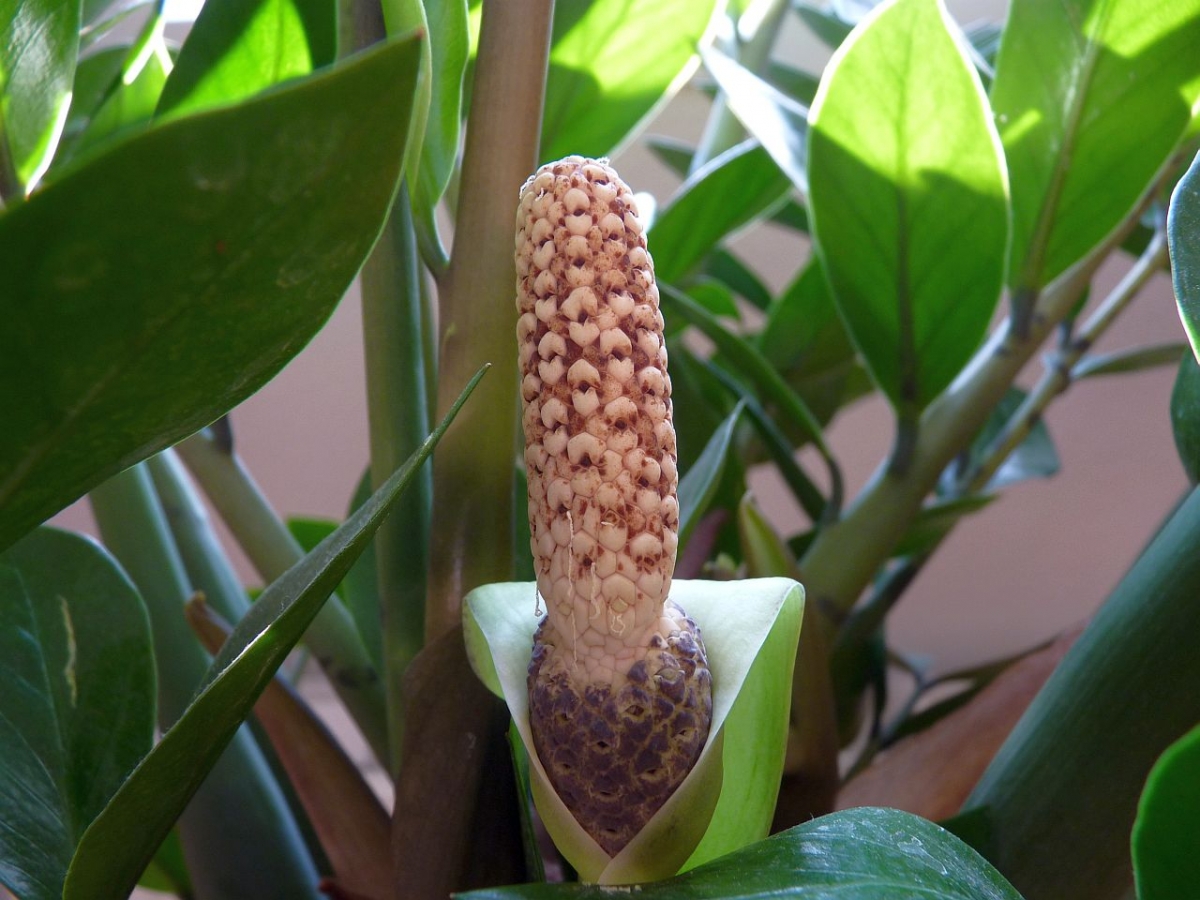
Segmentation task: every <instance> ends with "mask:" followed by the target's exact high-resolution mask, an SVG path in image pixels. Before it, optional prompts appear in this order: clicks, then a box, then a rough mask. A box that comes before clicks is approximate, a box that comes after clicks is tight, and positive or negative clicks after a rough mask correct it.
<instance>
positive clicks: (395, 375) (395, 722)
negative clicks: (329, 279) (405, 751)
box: [361, 185, 433, 772]
mask: <svg viewBox="0 0 1200 900" xmlns="http://www.w3.org/2000/svg"><path fill="white" fill-rule="evenodd" d="M420 280H421V271H420V263H419V261H418V259H417V246H416V238H415V234H414V230H413V221H412V213H411V211H410V208H409V204H408V190H407V188H406V187H405V186H404V185H402V186H401V189H400V196H399V197H398V198H397V199H396V203H395V205H394V206H393V207H392V214H391V216H390V217H389V218H388V221H387V224H386V225H385V226H384V229H383V233H382V234H381V235H380V238H379V242H378V243H377V244H376V245H375V249H374V251H373V252H372V253H371V256H370V258H369V259H368V260H367V263H366V265H365V266H364V267H363V270H362V274H361V283H362V307H363V348H364V353H365V356H366V370H367V413H368V419H369V422H370V435H371V483H372V485H373V486H374V487H375V488H376V489H378V488H379V486H380V485H382V484H383V482H385V481H386V480H387V478H388V476H389V475H391V474H392V472H394V471H395V470H396V469H397V467H399V466H400V465H402V464H403V463H404V461H405V460H406V459H408V457H409V456H411V455H412V453H413V452H414V451H415V450H416V449H417V448H418V447H419V446H420V445H421V442H422V441H423V440H424V439H425V435H427V434H428V433H429V408H428V406H427V405H426V397H427V395H428V394H427V390H426V385H425V374H426V367H425V357H424V353H423V337H424V336H423V323H424V321H425V320H426V319H427V318H429V314H428V312H427V311H426V310H425V309H424V308H423V306H422V296H421V285H420ZM432 492H433V479H432V473H431V469H430V466H429V465H428V464H426V465H425V466H424V467H423V468H422V469H421V471H420V472H419V473H418V474H417V475H416V477H415V479H414V480H413V483H412V484H411V485H410V486H409V489H408V491H407V493H406V494H405V495H404V496H403V497H402V498H401V499H400V501H399V502H398V503H397V505H396V509H395V510H394V511H393V513H392V515H391V516H389V517H388V519H387V521H385V522H384V523H383V524H382V525H381V526H380V527H379V532H378V533H377V535H376V538H375V557H376V563H377V574H378V584H379V597H380V612H381V616H382V627H383V652H384V659H383V664H384V679H385V682H386V686H387V695H388V733H389V738H390V743H391V747H392V750H393V758H392V760H391V763H392V771H393V772H395V771H396V767H397V766H398V764H399V758H398V751H399V748H400V746H401V743H400V733H401V727H402V710H403V704H402V703H401V702H400V697H401V678H402V676H403V675H404V671H405V669H407V668H408V664H409V663H410V662H412V659H413V657H414V656H416V654H417V652H418V651H419V650H420V649H421V645H422V642H423V640H424V635H425V627H424V621H425V574H426V569H427V568H428V564H429V521H430V515H431V512H432V510H431V505H432Z"/></svg>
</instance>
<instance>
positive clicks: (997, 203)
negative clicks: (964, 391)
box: [809, 0, 1008, 419]
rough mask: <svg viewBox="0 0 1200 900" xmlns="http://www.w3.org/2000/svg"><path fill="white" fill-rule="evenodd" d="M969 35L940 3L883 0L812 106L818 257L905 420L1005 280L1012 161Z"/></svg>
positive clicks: (968, 344)
mask: <svg viewBox="0 0 1200 900" xmlns="http://www.w3.org/2000/svg"><path fill="white" fill-rule="evenodd" d="M964 43H965V42H964V41H963V39H962V36H961V35H960V34H959V33H958V31H957V27H956V26H955V25H954V24H953V22H951V21H950V20H949V18H948V16H947V14H946V12H945V10H944V8H943V7H942V6H941V5H940V4H939V3H938V2H936V0H897V2H890V3H885V4H883V5H881V6H879V7H878V8H877V9H876V10H875V11H874V12H873V13H872V14H871V15H869V16H868V17H866V18H865V19H863V21H862V22H861V23H860V24H859V25H858V26H857V28H856V29H855V31H854V33H853V34H852V35H851V37H850V38H849V39H848V40H847V41H846V42H845V43H843V44H842V46H841V48H840V49H839V50H838V52H837V53H836V54H835V56H834V59H833V60H832V61H831V62H830V64H829V66H828V68H827V69H826V70H825V75H824V77H823V78H822V82H821V88H820V90H819V91H818V93H817V100H816V102H815V103H814V105H813V110H812V113H811V115H810V117H809V122H810V139H809V174H810V180H811V184H812V196H811V199H810V212H811V216H812V225H813V230H814V234H815V237H816V241H817V245H818V248H819V252H820V255H821V260H822V263H823V264H824V267H825V271H826V273H827V275H828V277H829V282H830V285H831V286H832V288H833V294H834V297H835V299H836V301H837V304H838V308H839V309H840V311H841V314H842V317H843V319H844V320H845V322H846V325H847V328H848V329H849V331H850V335H851V337H852V338H853V340H854V342H855V344H856V345H857V346H858V348H859V350H860V352H861V353H862V355H863V357H864V359H865V361H866V363H867V366H868V368H869V369H870V370H871V373H872V375H873V377H874V378H875V381H876V383H877V384H878V385H879V387H880V389H881V390H882V391H883V392H884V393H885V394H886V395H887V397H888V399H889V400H890V401H891V403H892V405H893V406H894V407H895V408H896V409H897V411H898V412H899V414H900V416H901V418H902V419H904V418H909V419H911V418H914V417H915V415H916V413H917V412H919V411H920V410H921V409H923V408H924V407H925V406H926V405H927V404H928V403H929V402H930V401H931V400H932V399H933V398H934V397H936V396H937V395H938V394H939V393H940V392H941V391H942V390H943V389H944V388H945V387H946V386H947V385H949V383H950V381H951V380H952V379H953V378H954V376H955V375H957V374H958V372H959V370H960V369H961V368H962V366H963V365H964V364H965V363H966V362H967V360H968V359H969V358H970V357H971V354H972V353H973V352H974V351H975V348H976V347H977V346H978V344H979V342H980V340H981V339H982V337H983V335H984V332H985V331H986V329H987V325H988V322H989V321H990V319H991V316H992V311H993V310H994V309H995V306H996V302H997V300H998V299H999V295H1000V288H1001V285H1002V282H1003V274H1004V272H1003V267H1004V254H1005V247H1006V241H1007V228H1008V212H1007V183H1006V179H1005V174H1004V163H1003V159H1002V157H1001V154H1000V149H999V144H998V140H997V137H996V131H995V127H994V126H993V124H992V118H991V113H990V111H989V110H988V106H987V99H986V97H985V96H984V94H983V88H982V86H981V85H980V83H979V77H978V75H977V74H976V73H975V70H974V69H973V68H972V67H971V64H970V61H969V60H968V59H967V56H966V53H965V51H964V46H963V45H964Z"/></svg>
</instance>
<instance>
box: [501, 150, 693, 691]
mask: <svg viewBox="0 0 1200 900" xmlns="http://www.w3.org/2000/svg"><path fill="white" fill-rule="evenodd" d="M516 234H517V237H516V265H517V307H518V311H519V313H520V319H519V322H518V326H517V337H518V341H519V347H520V366H521V376H522V383H521V393H522V397H523V399H524V402H525V406H524V429H525V463H526V467H527V471H528V479H529V523H530V532H531V541H532V547H533V555H534V560H535V563H536V568H537V583H538V590H539V592H540V593H541V595H542V598H543V599H544V601H545V603H546V608H547V614H548V617H549V623H548V624H549V626H550V627H551V628H552V629H553V630H554V631H555V632H557V636H558V646H559V648H560V649H559V652H560V653H567V652H569V653H570V655H571V659H572V669H573V670H575V671H576V672H577V673H578V677H579V678H581V679H582V680H585V681H589V682H615V683H618V684H619V683H621V682H622V681H623V679H624V676H625V674H626V673H627V672H628V670H629V667H630V666H631V665H633V663H635V662H636V661H637V660H639V659H642V658H644V655H645V651H646V648H647V647H649V646H650V644H651V642H652V641H653V638H654V635H660V636H666V635H668V634H669V633H670V632H671V631H672V630H677V629H678V627H679V625H678V622H677V620H676V617H675V616H674V615H673V614H672V613H671V611H669V610H664V603H665V600H666V598H667V595H668V593H669V591H670V585H671V575H672V572H673V570H674V566H675V551H676V547H677V543H678V538H677V530H678V526H679V503H678V500H677V498H676V488H677V482H678V478H677V472H676V448H675V430H674V426H673V425H672V422H671V381H670V378H669V377H668V375H667V370H666V365H667V350H666V346H665V344H664V341H663V319H662V315H661V313H660V312H659V297H658V290H657V288H656V287H655V284H654V268H653V263H652V262H651V259H650V254H649V253H648V252H647V250H646V238H645V234H644V232H643V228H642V223H641V221H640V219H639V218H638V213H637V207H636V205H635V203H634V199H633V195H632V193H631V192H630V190H629V188H628V187H627V186H626V185H625V184H624V183H623V182H622V181H621V179H620V178H619V177H618V176H617V174H616V172H614V171H613V170H612V169H611V168H610V167H609V166H608V165H606V164H604V163H603V162H601V161H596V160H588V159H584V158H582V157H568V158H566V159H563V160H560V161H558V162H556V163H551V164H549V165H547V166H544V167H543V168H542V169H540V170H539V171H538V172H537V173H536V174H535V175H534V176H533V177H532V178H530V179H529V181H527V182H526V184H525V186H524V187H523V188H522V189H521V194H520V203H519V208H518V210H517V232H516Z"/></svg>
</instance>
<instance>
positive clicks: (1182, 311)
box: [1167, 154, 1200, 360]
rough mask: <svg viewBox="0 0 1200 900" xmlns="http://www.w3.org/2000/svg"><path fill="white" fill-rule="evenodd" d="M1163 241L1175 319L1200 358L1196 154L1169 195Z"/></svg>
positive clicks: (1199, 166)
mask: <svg viewBox="0 0 1200 900" xmlns="http://www.w3.org/2000/svg"><path fill="white" fill-rule="evenodd" d="M1167 241H1168V243H1169V245H1170V248H1171V273H1172V278H1173V279H1174V282H1175V302H1176V303H1177V304H1179V318H1181V319H1182V320H1183V327H1184V330H1185V331H1186V332H1187V334H1188V340H1189V341H1191V344H1192V354H1193V355H1194V356H1195V357H1196V359H1197V360H1200V154H1197V156H1196V158H1195V159H1194V160H1192V164H1191V166H1190V167H1189V168H1188V170H1187V174H1186V175H1184V176H1183V178H1181V179H1180V180H1179V184H1177V185H1176V186H1175V191H1174V193H1172V194H1171V204H1170V206H1169V207H1168V209H1167Z"/></svg>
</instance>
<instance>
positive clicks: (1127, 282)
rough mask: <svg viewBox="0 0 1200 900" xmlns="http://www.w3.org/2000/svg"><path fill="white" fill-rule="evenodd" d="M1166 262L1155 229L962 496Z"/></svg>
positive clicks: (1029, 426)
mask: <svg viewBox="0 0 1200 900" xmlns="http://www.w3.org/2000/svg"><path fill="white" fill-rule="evenodd" d="M1167 261H1168V255H1167V235H1166V231H1165V230H1159V231H1156V232H1155V233H1154V237H1153V238H1151V240H1150V243H1149V244H1148V245H1147V247H1146V249H1145V250H1144V251H1143V252H1142V255H1141V256H1140V257H1139V258H1138V261H1137V262H1136V263H1135V264H1134V266H1133V267H1132V268H1131V269H1130V270H1129V271H1128V272H1126V273H1125V277H1123V278H1122V279H1121V281H1120V283H1119V284H1118V285H1117V286H1116V287H1115V288H1113V290H1112V293H1110V294H1109V295H1108V296H1107V297H1106V298H1105V299H1104V302H1102V303H1101V304H1100V306H1099V307H1098V308H1097V309H1096V311H1095V312H1094V313H1093V314H1092V315H1091V317H1090V318H1089V319H1088V321H1087V323H1086V324H1085V325H1084V326H1083V327H1082V328H1081V329H1079V331H1078V332H1077V333H1076V334H1075V336H1074V337H1073V338H1072V339H1071V340H1069V341H1068V342H1067V343H1066V345H1065V346H1063V347H1061V348H1059V350H1058V351H1057V352H1056V353H1055V354H1054V357H1053V361H1052V364H1050V365H1048V366H1047V367H1046V371H1045V372H1044V373H1043V374H1042V377H1041V379H1040V380H1039V381H1038V383H1037V385H1035V386H1034V388H1033V390H1032V391H1030V393H1029V395H1028V396H1027V397H1026V398H1025V400H1024V402H1022V403H1021V405H1020V406H1019V407H1018V408H1017V411H1016V412H1014V413H1013V415H1012V417H1011V418H1010V419H1009V420H1008V422H1007V423H1006V424H1005V426H1004V428H1003V430H1002V431H1001V432H1000V433H999V434H998V435H996V437H995V438H994V439H993V441H992V443H991V444H990V445H989V446H988V448H987V450H985V451H984V454H983V459H982V461H981V462H980V464H979V466H978V468H977V469H976V471H975V472H974V473H973V475H972V477H971V479H970V482H969V484H968V487H967V493H974V492H976V491H981V490H983V489H984V487H986V486H987V483H988V482H989V481H990V480H991V478H992V476H993V475H994V474H995V473H996V470H997V469H999V468H1000V466H1001V465H1003V464H1004V461H1005V460H1006V459H1008V457H1009V455H1010V454H1011V453H1012V452H1013V451H1014V450H1016V449H1017V447H1018V446H1020V444H1021V442H1022V441H1024V440H1025V438H1027V437H1028V436H1029V433H1030V432H1031V431H1032V430H1033V427H1034V426H1035V425H1036V424H1037V423H1038V421H1039V420H1040V419H1041V417H1042V414H1043V413H1045V411H1046V408H1047V407H1048V406H1049V405H1050V403H1051V402H1053V400H1054V399H1055V398H1056V397H1058V396H1059V395H1060V394H1062V393H1064V392H1065V391H1066V390H1067V389H1068V388H1069V387H1070V386H1071V370H1072V369H1073V368H1074V367H1075V365H1076V363H1078V362H1079V360H1080V359H1082V358H1083V355H1084V354H1085V353H1087V352H1088V350H1090V349H1091V348H1092V347H1094V346H1095V344H1096V341H1097V340H1099V339H1100V336H1101V335H1102V334H1104V332H1106V331H1107V330H1108V329H1109V326H1111V325H1112V323H1113V322H1114V321H1116V319H1117V317H1118V316H1119V315H1120V314H1121V313H1122V312H1123V311H1124V310H1125V309H1126V307H1128V306H1129V303H1130V302H1131V301H1132V300H1133V298H1134V297H1136V296H1137V295H1138V293H1139V292H1140V291H1141V289H1142V288H1143V287H1145V285H1146V282H1148V281H1149V280H1150V278H1151V277H1152V276H1153V275H1154V274H1155V273H1156V272H1158V271H1159V270H1161V269H1162V267H1163V266H1165V265H1166V264H1167Z"/></svg>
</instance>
